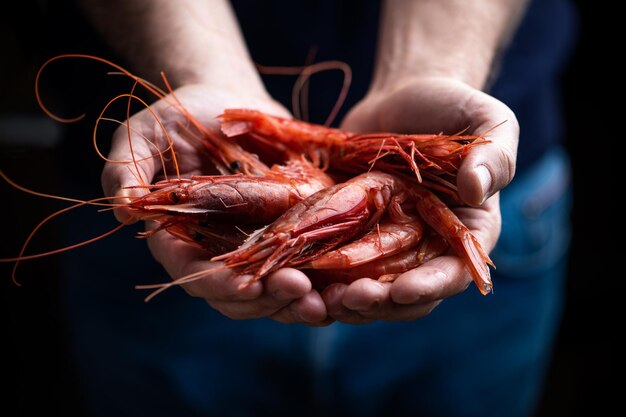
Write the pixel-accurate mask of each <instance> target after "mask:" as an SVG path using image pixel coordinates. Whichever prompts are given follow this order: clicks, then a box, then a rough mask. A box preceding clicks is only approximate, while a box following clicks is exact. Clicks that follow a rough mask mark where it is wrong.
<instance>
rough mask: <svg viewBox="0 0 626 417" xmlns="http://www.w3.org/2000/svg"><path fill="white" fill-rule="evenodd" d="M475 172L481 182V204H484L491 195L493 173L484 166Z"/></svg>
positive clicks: (480, 166) (478, 167)
mask: <svg viewBox="0 0 626 417" xmlns="http://www.w3.org/2000/svg"><path fill="white" fill-rule="evenodd" d="M475 172H476V175H477V176H478V181H479V182H480V188H481V192H482V196H481V201H480V204H482V203H484V202H485V200H486V199H487V198H489V193H491V173H490V172H489V170H488V169H487V167H486V166H484V165H479V166H477V167H476V169H475Z"/></svg>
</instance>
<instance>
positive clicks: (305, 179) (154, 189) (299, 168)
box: [0, 55, 334, 262]
mask: <svg viewBox="0 0 626 417" xmlns="http://www.w3.org/2000/svg"><path fill="white" fill-rule="evenodd" d="M62 58H82V59H91V60H96V61H99V62H102V63H105V64H107V65H109V66H112V67H114V68H115V69H116V70H118V71H120V72H121V73H122V74H124V75H125V76H127V77H129V78H131V79H133V80H134V81H135V85H134V86H133V90H132V91H131V92H130V93H129V94H121V95H118V96H116V97H114V98H113V99H112V100H110V101H109V102H108V103H107V105H106V106H105V107H104V108H103V109H102V111H101V113H100V115H99V117H98V118H97V121H96V125H95V127H94V130H93V142H94V147H95V149H96V152H97V153H98V154H99V155H100V156H101V157H102V159H104V160H105V161H107V162H109V163H112V164H125V165H130V166H134V172H135V178H136V179H137V180H138V181H139V182H140V184H139V185H134V186H130V187H126V188H130V189H136V190H141V191H142V192H143V193H144V195H142V196H134V197H126V199H128V200H130V201H129V202H124V203H122V202H112V203H107V202H106V200H111V201H115V200H118V199H121V198H122V197H115V196H108V197H104V198H99V199H94V200H89V201H83V200H78V199H67V198H64V197H59V196H52V195H48V194H43V193H38V192H35V191H32V190H28V189H26V188H24V187H21V186H19V185H17V184H15V183H13V182H12V181H11V180H10V179H9V178H8V177H7V176H6V175H5V174H4V173H2V172H0V176H2V177H3V178H4V179H5V180H6V181H7V182H8V183H9V184H11V185H12V186H13V187H14V188H17V189H20V190H22V191H25V192H28V193H30V194H35V195H39V196H43V197H49V198H56V199H60V200H69V201H72V202H74V203H76V204H75V206H72V207H70V208H66V209H63V210H61V211H59V212H57V213H54V214H52V215H50V216H48V217H47V218H46V219H44V220H43V221H42V222H41V223H40V224H39V225H37V226H36V227H35V230H34V231H33V233H31V236H29V238H28V239H27V240H26V242H25V243H24V246H23V247H22V250H21V251H20V254H19V255H18V256H17V257H13V258H3V259H0V262H2V261H4V262H19V261H20V260H25V259H34V258H37V257H40V256H46V255H48V254H51V253H58V252H62V251H65V250H70V249H73V248H75V247H77V246H82V245H83V244H87V243H89V242H91V241H93V240H97V239H99V238H103V237H105V236H108V234H110V233H112V232H110V233H107V234H104V235H102V236H100V237H97V238H94V239H90V240H89V241H88V242H82V243H79V244H76V245H72V246H70V247H67V248H61V249H57V250H54V251H51V252H49V253H44V254H36V255H24V251H25V249H26V246H27V245H28V243H29V241H30V239H31V238H32V236H33V234H34V233H35V232H36V231H37V230H38V229H39V228H40V227H41V226H42V225H43V224H44V223H46V222H47V221H49V220H50V219H52V218H54V217H56V216H57V215H58V214H61V213H64V212H67V211H69V210H71V209H73V208H75V207H79V206H83V205H97V206H100V207H105V208H126V209H128V211H129V212H130V213H131V214H132V215H133V217H134V219H137V220H152V221H156V222H158V223H159V225H158V227H157V228H156V229H153V230H151V231H149V232H142V233H140V236H141V237H150V236H153V235H154V234H155V233H157V232H159V231H162V230H166V231H168V232H170V233H171V234H172V235H174V236H176V237H178V238H180V239H182V240H184V241H186V242H188V243H191V244H194V245H195V246H200V247H202V248H203V249H205V250H207V252H208V253H209V254H212V255H215V254H220V253H223V252H226V251H230V250H233V249H235V248H236V247H238V246H239V245H240V244H241V243H242V242H243V241H244V240H245V238H246V237H247V235H246V233H245V232H243V231H242V230H241V227H240V226H244V227H245V225H246V224H250V225H251V226H253V227H254V229H253V230H255V229H258V228H259V227H262V226H265V225H267V224H268V223H271V222H272V221H274V220H276V218H278V217H279V216H280V215H282V214H283V213H284V212H285V211H286V210H287V209H289V208H290V207H291V206H293V205H294V204H296V203H297V202H299V201H302V200H303V199H304V198H306V197H308V196H309V195H311V194H313V193H315V192H317V191H319V190H321V189H323V188H325V187H328V186H330V185H332V184H334V181H333V180H332V179H331V178H330V177H329V176H328V175H327V174H326V173H324V172H323V171H322V170H321V169H319V168H318V167H317V166H315V165H314V164H312V163H311V162H309V161H308V160H306V159H305V158H302V157H300V154H299V153H297V152H295V151H289V152H288V151H285V152H284V153H283V157H284V160H282V161H281V162H282V163H281V164H275V165H273V166H271V167H269V166H268V165H266V164H265V163H264V162H263V161H261V160H260V159H259V158H258V156H257V155H255V154H252V153H250V152H248V151H246V150H244V149H243V148H241V147H240V146H239V145H238V144H236V143H234V142H233V141H230V140H228V139H227V138H226V137H225V136H224V135H223V134H222V133H221V132H220V131H218V130H215V129H212V128H210V127H208V126H205V125H203V124H202V123H200V122H199V121H198V120H197V119H196V118H195V117H194V116H193V115H192V114H191V113H190V112H189V111H188V110H187V109H186V108H185V107H184V106H183V104H182V102H181V101H180V100H179V99H178V97H177V96H176V94H175V92H174V91H173V90H172V89H171V88H170V86H169V83H168V82H167V79H166V78H165V76H163V81H164V83H165V85H166V89H167V91H168V92H169V94H166V92H165V91H163V90H161V89H160V88H158V87H156V86H154V85H153V84H151V83H149V82H147V81H144V80H142V79H141V78H139V77H137V76H135V75H133V74H132V73H130V72H129V71H127V70H126V69H124V68H122V67H120V66H118V65H116V64H114V63H112V62H110V61H107V60H104V59H101V58H98V57H92V56H87V55H61V56H57V57H54V58H52V59H50V60H48V61H47V62H46V63H44V65H43V66H42V67H41V68H40V70H39V72H38V74H37V80H36V92H37V93H36V94H37V100H38V102H39V104H40V106H41V108H42V109H43V110H44V112H46V114H48V115H49V116H50V117H52V118H54V119H55V120H57V121H60V122H68V123H69V122H75V121H78V120H80V119H82V118H83V116H84V115H81V116H79V117H76V118H61V117H58V116H56V115H54V114H53V113H52V112H51V111H49V110H48V109H47V108H46V106H45V105H44V103H43V101H42V99H41V97H40V95H39V92H38V83H39V79H40V76H41V74H42V71H43V70H44V68H45V67H46V66H47V65H49V64H50V63H52V62H53V61H56V60H59V59H62ZM137 85H141V86H143V87H144V88H145V89H146V90H147V91H149V92H150V93H152V94H154V95H155V96H156V97H157V98H159V99H161V100H163V101H164V102H165V103H167V104H168V105H169V106H171V107H172V108H173V109H174V110H176V111H177V112H178V114H179V115H180V120H177V121H176V122H175V123H173V124H167V125H165V124H163V123H162V122H161V121H160V120H159V118H158V116H157V114H156V113H155V112H154V111H153V110H152V109H151V107H149V106H148V104H147V103H146V102H144V101H143V100H141V99H140V98H138V97H137V96H136V95H135V94H134V89H135V87H136V86H137ZM120 99H128V101H129V106H130V102H131V101H132V100H137V101H139V102H140V103H141V104H142V105H143V106H145V108H146V109H148V110H149V111H150V112H151V113H152V115H153V116H154V118H155V126H157V127H158V128H159V129H160V134H161V136H162V137H163V138H164V139H165V142H166V143H167V147H166V148H165V149H160V148H159V147H158V146H157V145H156V144H155V143H153V142H151V141H150V140H149V139H148V138H146V137H143V139H144V140H146V141H147V142H148V143H149V144H150V145H151V146H152V147H153V148H155V149H156V152H155V153H154V154H153V155H151V156H149V157H146V158H144V159H142V160H139V159H136V158H135V155H134V152H133V141H132V140H131V132H132V126H131V119H129V120H127V121H126V122H123V123H122V122H117V123H119V124H121V125H123V126H125V127H126V128H127V129H128V144H129V150H130V154H131V157H132V158H131V160H130V161H114V160H110V159H108V158H107V157H105V156H104V155H103V154H102V153H101V152H100V150H99V149H98V146H97V141H96V136H97V129H98V123H99V122H101V121H103V120H108V121H115V120H113V119H109V118H106V117H104V114H105V112H106V111H107V109H108V108H109V106H110V105H111V104H112V103H113V102H115V101H116V100H120ZM129 108H130V107H129ZM127 116H128V115H127ZM172 128H175V129H176V132H175V133H176V135H173V134H172V133H173V132H172V131H171V130H170V129H172ZM173 137H176V138H180V139H182V140H184V141H186V142H188V143H189V144H190V145H191V146H193V147H194V148H195V149H196V150H197V151H198V152H199V153H201V154H202V155H204V156H205V157H206V158H207V160H209V161H210V162H211V163H212V164H213V166H214V168H215V169H216V170H217V171H218V172H219V173H220V174H222V175H211V176H191V177H188V178H182V177H181V176H180V173H179V169H178V160H177V157H176V152H175V150H174V145H175V143H174V141H173V140H172V138H173ZM167 152H170V153H171V158H169V160H170V161H171V164H173V166H174V169H175V171H176V177H175V178H169V177H168V175H167V172H166V163H165V160H166V158H165V153H167ZM148 158H155V159H156V158H159V159H160V160H161V166H162V171H163V175H164V177H165V178H166V179H164V180H162V181H159V182H156V183H152V184H150V183H146V181H144V178H143V177H142V175H141V170H140V169H139V167H138V163H140V162H142V161H143V160H145V159H148ZM129 168H130V167H129ZM121 227H123V225H120V226H118V227H116V228H115V229H114V231H116V230H119V229H120V228H121Z"/></svg>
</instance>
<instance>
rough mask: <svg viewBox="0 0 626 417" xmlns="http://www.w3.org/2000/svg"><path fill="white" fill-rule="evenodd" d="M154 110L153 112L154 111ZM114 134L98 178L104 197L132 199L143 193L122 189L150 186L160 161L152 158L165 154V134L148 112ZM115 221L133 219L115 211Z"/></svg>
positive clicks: (133, 119) (123, 209) (122, 211)
mask: <svg viewBox="0 0 626 417" xmlns="http://www.w3.org/2000/svg"><path fill="white" fill-rule="evenodd" d="M157 107H158V106H155V107H154V108H153V109H152V110H153V111H155V112H156V111H157V110H156V108H157ZM126 124H127V125H122V126H120V127H118V128H117V129H116V130H115V133H114V134H113V138H112V142H111V150H110V152H109V155H108V156H107V162H106V164H105V166H104V169H103V171H102V176H101V182H102V189H103V190H104V193H105V195H107V196H122V197H135V196H141V195H143V194H145V193H146V192H147V191H146V190H142V189H132V188H125V187H130V186H134V185H145V184H149V183H150V182H151V181H152V179H153V178H154V175H155V173H156V171H157V170H158V169H159V165H158V163H159V160H158V158H155V157H154V156H155V155H158V154H159V152H158V150H157V149H161V150H164V149H165V148H167V145H165V146H163V142H164V140H163V137H164V134H163V132H162V131H160V130H159V128H158V127H159V124H158V123H157V121H156V120H155V116H154V115H153V113H151V112H150V111H149V110H147V109H146V110H143V111H141V112H139V113H137V114H136V115H134V116H133V117H131V118H130V119H129V120H127V121H126ZM115 202H116V203H129V202H130V199H115ZM114 213H115V216H116V218H117V219H118V221H128V220H130V219H132V215H131V213H130V212H129V211H128V209H126V208H117V209H115V210H114Z"/></svg>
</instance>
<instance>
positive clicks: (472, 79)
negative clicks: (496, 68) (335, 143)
mask: <svg viewBox="0 0 626 417" xmlns="http://www.w3.org/2000/svg"><path fill="white" fill-rule="evenodd" d="M526 3H527V0H477V1H468V0H436V1H434V0H386V1H385V3H384V5H383V10H382V17H381V30H380V39H379V45H378V55H377V61H376V70H375V74H374V82H373V85H372V88H373V89H384V88H387V87H388V86H389V85H391V84H393V83H396V84H397V83H398V82H399V81H402V80H410V79H412V78H415V77H451V78H456V79H459V80H461V81H463V82H465V83H467V84H469V85H471V86H472V87H475V88H479V89H482V88H483V87H484V86H485V83H486V81H487V79H488V77H489V75H490V72H491V70H492V67H493V61H494V59H495V58H496V57H497V54H498V52H499V51H500V50H501V49H502V48H503V47H504V46H505V45H506V43H507V42H508V40H509V38H510V37H511V35H512V33H513V32H514V30H515V28H516V26H517V24H518V21H519V19H520V18H521V16H522V14H523V12H524V10H525V7H526Z"/></svg>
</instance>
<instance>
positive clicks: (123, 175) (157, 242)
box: [102, 84, 327, 324]
mask: <svg viewBox="0 0 626 417" xmlns="http://www.w3.org/2000/svg"><path fill="white" fill-rule="evenodd" d="M175 95H176V98H177V99H178V100H180V101H181V102H182V103H183V105H184V106H185V108H186V109H187V110H188V112H189V114H191V115H193V116H194V117H195V118H196V119H197V121H198V122H199V123H201V124H202V125H204V126H207V127H213V128H215V129H218V124H217V119H216V116H217V115H219V114H221V113H222V112H223V110H224V109H225V108H229V107H245V108H253V109H258V110H261V111H265V112H268V113H271V114H279V115H285V116H288V112H287V111H286V110H285V109H284V108H283V107H282V106H280V105H278V104H277V103H276V102H274V101H273V100H271V98H269V96H267V95H266V94H263V93H257V94H250V93H249V92H248V94H242V92H238V93H233V91H232V90H229V91H226V90H224V89H220V88H219V87H215V86H208V85H201V84H194V85H187V86H184V87H181V88H179V89H177V90H176V91H175ZM150 110H151V111H152V112H154V115H153V113H152V112H151V111H149V110H148V109H145V110H143V111H141V112H139V113H137V114H136V115H134V116H132V117H131V118H130V120H129V122H130V126H131V140H132V144H133V153H134V156H135V160H136V161H137V169H138V171H139V175H137V172H135V170H134V168H133V169H132V172H131V170H129V169H128V164H116V163H111V162H109V163H107V164H106V165H105V168H104V170H103V173H102V186H103V189H104V191H105V193H106V195H110V196H113V195H118V196H119V195H122V196H130V195H137V194H141V193H144V192H145V191H143V190H141V189H133V188H127V187H129V186H133V185H139V177H141V179H142V180H143V182H144V183H150V182H151V181H153V179H154V178H155V177H156V176H158V175H160V174H163V172H162V166H161V161H160V159H159V158H152V157H151V155H153V154H154V153H155V150H154V146H152V145H151V144H150V143H149V142H148V141H151V142H153V143H154V144H156V145H157V146H158V147H159V148H160V149H166V148H167V142H166V139H165V135H164V134H163V132H162V130H161V128H160V126H159V124H158V123H157V122H156V120H155V115H156V117H158V119H159V120H160V122H161V124H162V126H164V127H165V129H167V131H168V134H169V136H170V137H171V138H172V139H173V141H174V142H175V151H176V156H177V160H178V167H179V169H180V174H181V177H183V178H184V177H189V176H191V175H199V174H206V173H207V169H208V168H209V166H210V163H209V162H208V161H207V160H206V158H204V157H203V156H202V155H201V154H199V152H198V151H197V150H196V149H195V148H194V147H193V146H192V145H190V144H189V143H188V142H186V141H185V140H181V131H180V129H181V128H180V126H181V124H182V125H183V126H184V125H186V124H188V123H187V120H186V116H185V115H184V114H182V113H181V112H180V111H179V110H178V109H176V108H175V107H174V106H172V105H171V104H168V102H166V101H165V100H160V101H158V102H156V103H155V104H153V105H152V106H151V109H150ZM179 122H182V123H179ZM145 139H147V140H148V141H147V140H145ZM128 142H129V140H128V130H127V127H126V126H120V128H118V129H117V131H116V132H115V134H114V136H113V143H112V148H111V152H110V154H109V159H110V160H115V161H131V160H132V157H131V152H130V147H129V143H128ZM170 159H171V158H170ZM166 164H167V165H166V170H167V172H168V174H169V175H170V177H171V176H172V173H173V172H174V170H173V166H172V161H171V160H169V161H166ZM132 167H133V166H131V168H132ZM116 202H119V200H116ZM115 215H116V217H117V219H118V220H119V221H120V222H126V223H131V222H133V221H136V220H137V219H134V218H133V217H132V216H133V214H132V212H131V211H130V210H128V209H123V208H118V209H116V211H115ZM147 226H148V228H154V227H155V226H154V224H150V223H148V224H147ZM148 246H149V248H150V251H151V252H152V255H153V256H154V258H155V259H156V260H157V261H158V262H159V263H161V264H162V265H163V267H164V268H165V270H166V271H167V272H168V274H169V275H170V276H171V277H172V278H173V279H177V278H180V277H183V276H187V275H189V274H192V273H195V272H198V271H203V270H208V269H210V268H213V267H215V266H216V265H217V263H215V262H209V261H207V256H206V254H205V253H204V252H203V251H202V250H200V249H197V248H195V247H193V246H191V245H189V244H187V243H184V242H182V241H180V240H178V239H177V238H175V237H174V236H172V235H170V234H169V233H164V232H159V233H156V234H154V235H153V236H152V237H150V238H149V239H148ZM234 275H235V274H234V272H233V271H231V270H228V269H222V270H220V271H218V272H215V273H211V274H209V275H208V276H207V277H206V278H203V279H200V280H196V281H194V282H190V283H187V284H184V285H183V288H184V289H185V290H186V291H187V292H188V293H189V294H190V295H192V296H195V297H200V298H204V299H205V300H206V301H207V302H208V303H209V305H211V306H212V307H213V308H215V309H216V310H218V311H219V312H221V313H222V314H224V315H226V316H228V317H230V318H233V319H251V318H260V317H271V318H272V319H274V320H277V321H280V322H286V323H297V322H303V323H308V324H321V323H322V322H323V321H324V320H325V319H326V316H327V315H326V309H325V305H324V303H323V301H322V299H321V296H320V294H319V293H318V292H317V291H315V290H312V289H311V283H310V281H309V280H308V278H307V277H306V276H305V275H304V274H303V273H302V272H300V271H297V270H295V269H289V268H285V269H281V270H278V271H276V272H275V273H273V274H270V275H269V276H268V277H267V278H265V279H264V280H263V281H257V282H255V283H253V284H251V285H248V286H245V287H244V288H242V289H240V288H239V285H240V284H241V283H243V282H244V281H246V280H247V279H248V278H250V277H249V276H234Z"/></svg>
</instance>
